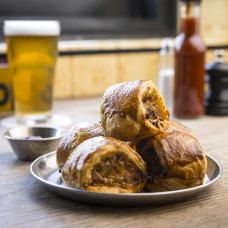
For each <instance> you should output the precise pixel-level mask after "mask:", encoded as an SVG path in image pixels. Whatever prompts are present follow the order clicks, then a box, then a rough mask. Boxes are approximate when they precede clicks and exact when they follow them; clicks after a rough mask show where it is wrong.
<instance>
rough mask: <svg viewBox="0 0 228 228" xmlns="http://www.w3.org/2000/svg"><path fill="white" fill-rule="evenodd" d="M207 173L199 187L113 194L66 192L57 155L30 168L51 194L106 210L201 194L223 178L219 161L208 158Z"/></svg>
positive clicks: (43, 157)
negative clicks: (101, 206)
mask: <svg viewBox="0 0 228 228" xmlns="http://www.w3.org/2000/svg"><path fill="white" fill-rule="evenodd" d="M207 162H208V169H207V174H206V177H205V180H204V183H203V184H202V185H200V186H197V187H193V188H188V189H183V190H176V191H167V192H153V193H131V194H112V193H102V192H99V193H97V192H90V191H85V190H80V189H74V188H69V187H66V186H64V185H63V182H62V179H61V175H60V173H59V171H58V168H57V164H56V152H51V153H48V154H45V155H43V156H41V157H39V158H37V159H36V160H35V161H34V162H33V163H32V164H31V167H30V171H31V173H32V175H33V176H34V177H35V178H36V179H37V180H39V181H40V182H41V183H43V184H44V185H45V186H46V187H47V188H48V189H49V190H51V191H52V192H54V193H56V194H59V195H62V196H64V197H66V198H69V199H72V200H76V201H80V202H84V203H90V204H99V205H107V206H143V205H156V204H167V203H171V202H175V201H179V200H183V199H187V198H189V197H191V196H194V195H196V194H197V193H199V192H202V191H203V190H204V189H206V188H207V187H209V186H210V185H211V184H213V183H215V182H216V181H217V180H218V179H219V178H220V177H221V175H222V168H221V165H220V164H219V162H218V161H216V160H215V159H214V158H212V157H210V156H209V155H207Z"/></svg>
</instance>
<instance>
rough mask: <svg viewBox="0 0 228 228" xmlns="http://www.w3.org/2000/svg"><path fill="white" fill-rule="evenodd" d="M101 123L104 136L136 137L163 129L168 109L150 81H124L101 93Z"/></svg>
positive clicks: (153, 133)
mask: <svg viewBox="0 0 228 228" xmlns="http://www.w3.org/2000/svg"><path fill="white" fill-rule="evenodd" d="M101 124H102V127H103V129H104V131H105V135H106V136H110V137H114V138H117V139H121V140H123V141H133V140H134V141H137V140H141V139H143V138H147V137H150V136H153V135H156V134H158V133H161V132H163V131H164V129H166V128H167V127H168V125H169V112H168V110H167V109H166V107H165V102H164V100H163V98H162V97H161V96H160V94H159V91H158V89H157V87H156V86H155V85H154V83H153V82H152V81H150V80H149V81H143V80H142V81H134V82H125V83H120V84H117V85H114V86H111V87H110V88H108V89H107V90H106V92H105V93H104V96H103V98H102V102H101Z"/></svg>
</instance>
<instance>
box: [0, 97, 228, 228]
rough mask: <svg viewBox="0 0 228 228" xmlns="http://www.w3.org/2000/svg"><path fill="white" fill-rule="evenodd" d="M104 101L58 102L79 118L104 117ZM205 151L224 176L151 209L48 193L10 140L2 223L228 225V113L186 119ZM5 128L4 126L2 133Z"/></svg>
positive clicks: (1, 161) (3, 166)
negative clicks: (90, 202)
mask: <svg viewBox="0 0 228 228" xmlns="http://www.w3.org/2000/svg"><path fill="white" fill-rule="evenodd" d="M99 101H100V100H99V99H96V98H93V99H81V100H76V101H73V100H72V101H65V102H63V101H62V102H57V103H56V104H55V112H58V113H62V114H68V115H71V116H72V117H73V119H74V121H75V122H78V121H86V120H88V121H93V122H96V121H98V120H99ZM182 122H183V123H185V124H186V125H187V126H189V127H190V128H192V129H193V131H195V132H196V133H197V134H198V136H199V139H200V141H201V143H202V145H203V146H204V148H205V151H206V152H207V153H208V154H210V155H213V156H214V157H215V158H217V159H218V160H219V161H220V162H221V164H222V166H223V176H222V179H220V180H219V181H218V182H217V183H216V184H215V185H212V186H211V187H210V188H209V189H208V190H206V191H205V192H203V193H201V194H200V195H198V196H196V197H194V198H192V199H189V200H186V201H182V202H178V203H174V204H170V205H163V206H150V207H128V208H127V207H103V206H95V205H87V204H81V203H77V202H74V201H71V200H68V199H64V198H62V197H60V196H57V195H54V194H52V193H51V192H48V191H47V190H46V189H45V188H44V187H43V186H42V185H41V184H40V183H39V182H38V181H36V180H35V179H34V178H33V177H32V176H31V174H30V173H29V165H30V163H29V162H22V161H19V160H17V158H16V156H15V155H14V153H13V152H12V150H11V148H10V147H9V145H8V144H7V142H6V141H5V140H4V139H3V138H1V146H0V227H99V228H103V227H105V228H107V227H118V228H121V227H162V228H163V227H197V228H198V227H217V228H220V227H228V117H220V118H218V117H203V118H200V119H197V120H185V121H182ZM2 130H3V129H1V131H2Z"/></svg>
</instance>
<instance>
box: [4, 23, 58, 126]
mask: <svg viewBox="0 0 228 228" xmlns="http://www.w3.org/2000/svg"><path fill="white" fill-rule="evenodd" d="M59 34H60V25H59V22H58V21H5V22H4V35H5V36H6V42H7V57H8V62H9V66H10V69H11V74H12V84H13V93H14V105H15V113H16V116H17V117H18V121H19V122H23V123H26V121H30V120H32V121H37V122H39V123H40V122H42V121H44V122H45V121H47V120H48V119H49V118H50V117H51V111H52V103H53V102H52V97H53V95H52V91H53V79H54V71H55V63H56V57H57V43H58V37H59Z"/></svg>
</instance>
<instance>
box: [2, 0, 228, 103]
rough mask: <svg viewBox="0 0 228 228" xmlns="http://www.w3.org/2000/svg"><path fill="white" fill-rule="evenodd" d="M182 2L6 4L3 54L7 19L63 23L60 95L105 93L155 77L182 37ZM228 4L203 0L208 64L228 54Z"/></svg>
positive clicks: (36, 0) (22, 0) (32, 0)
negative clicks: (171, 44) (218, 53)
mask: <svg viewBox="0 0 228 228" xmlns="http://www.w3.org/2000/svg"><path fill="white" fill-rule="evenodd" d="M178 4H179V2H178V1H177V0H108V1H107V0H66V1H62V0H17V1H15V0H7V1H6V0H0V25H1V28H0V34H1V39H0V40H1V46H0V52H1V56H4V55H5V44H4V37H3V33H2V32H3V30H2V25H3V21H4V20H5V19H57V20H59V21H60V23H61V30H62V34H61V37H60V42H59V57H58V61H57V68H56V75H55V85H54V97H55V98H56V99H63V98H75V97H88V96H98V95H101V94H102V93H103V92H104V90H105V89H106V88H107V87H108V86H110V85H112V84H115V83H118V82H122V81H131V80H137V79H153V80H154V82H155V83H157V77H158V72H159V67H160V54H159V51H160V48H161V44H162V40H163V39H164V38H165V37H171V38H174V37H175V36H176V34H177V33H178V17H179V12H178ZM227 12H228V0H217V1H214V0H203V1H202V5H201V31H202V37H203V39H204V41H205V43H206V45H207V62H212V61H214V50H215V49H223V50H224V51H225V59H226V60H227V57H228V55H227V52H228V14H227Z"/></svg>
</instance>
